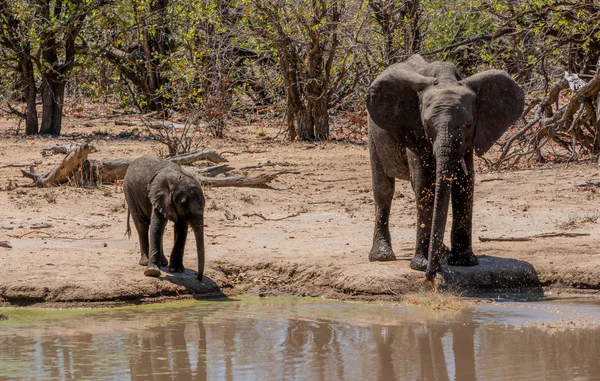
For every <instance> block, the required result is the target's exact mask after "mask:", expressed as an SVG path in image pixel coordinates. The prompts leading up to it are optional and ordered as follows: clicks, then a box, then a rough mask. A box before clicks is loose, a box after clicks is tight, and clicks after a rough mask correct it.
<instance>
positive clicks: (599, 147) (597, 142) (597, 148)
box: [594, 92, 600, 154]
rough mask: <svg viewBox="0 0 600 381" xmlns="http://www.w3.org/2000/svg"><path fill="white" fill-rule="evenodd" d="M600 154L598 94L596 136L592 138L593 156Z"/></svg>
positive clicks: (599, 101) (599, 104) (599, 98)
mask: <svg viewBox="0 0 600 381" xmlns="http://www.w3.org/2000/svg"><path fill="white" fill-rule="evenodd" d="M598 153H600V92H599V93H598V98H597V101H596V136H595V137H594V154H598Z"/></svg>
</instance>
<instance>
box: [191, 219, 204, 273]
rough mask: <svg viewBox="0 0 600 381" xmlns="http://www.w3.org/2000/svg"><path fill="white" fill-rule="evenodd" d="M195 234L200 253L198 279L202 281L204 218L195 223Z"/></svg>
mask: <svg viewBox="0 0 600 381" xmlns="http://www.w3.org/2000/svg"><path fill="white" fill-rule="evenodd" d="M192 229H193V230H194V235H195V236H196V252H197V253H198V280H199V281H200V282H202V275H204V218H201V219H200V223H198V224H196V225H193V226H192Z"/></svg>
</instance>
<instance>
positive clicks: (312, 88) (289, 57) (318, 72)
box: [252, 0, 349, 140]
mask: <svg viewBox="0 0 600 381" xmlns="http://www.w3.org/2000/svg"><path fill="white" fill-rule="evenodd" d="M253 5H254V7H255V8H256V10H257V13H258V14H259V15H260V17H257V18H255V19H253V24H252V28H253V30H254V31H255V33H257V34H259V35H260V36H261V37H263V38H264V39H265V40H266V41H268V42H269V43H270V44H272V46H273V47H274V48H275V50H276V51H277V57H278V59H279V70H280V73H281V76H282V78H283V81H284V87H285V93H286V103H287V104H286V123H287V127H288V134H289V137H290V138H291V139H292V140H293V139H295V138H296V137H297V138H299V139H301V140H315V139H316V140H327V139H328V137H329V115H328V112H327V110H328V107H329V102H330V98H331V94H332V91H331V90H332V89H331V85H332V82H333V81H332V79H333V72H332V69H333V65H334V62H335V58H336V54H338V52H339V47H340V40H339V29H340V23H341V21H342V17H343V15H344V13H345V12H346V11H347V10H348V9H349V5H348V3H347V2H346V1H341V0H339V1H308V0H295V1H283V0H269V1H261V0H255V1H254V2H253Z"/></svg>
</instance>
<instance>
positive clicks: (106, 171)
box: [82, 158, 135, 184]
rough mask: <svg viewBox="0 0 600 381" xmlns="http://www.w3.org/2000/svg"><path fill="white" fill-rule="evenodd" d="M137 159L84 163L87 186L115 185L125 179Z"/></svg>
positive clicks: (83, 170)
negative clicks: (128, 169)
mask: <svg viewBox="0 0 600 381" xmlns="http://www.w3.org/2000/svg"><path fill="white" fill-rule="evenodd" d="M134 160H135V158H131V159H127V158H117V159H106V160H103V161H101V162H100V161H98V160H89V159H86V160H84V161H83V168H82V172H83V181H84V183H86V184H99V183H100V184H107V183H114V182H115V181H118V180H123V179H124V178H125V173H127V168H129V165H130V164H131V162H132V161H134Z"/></svg>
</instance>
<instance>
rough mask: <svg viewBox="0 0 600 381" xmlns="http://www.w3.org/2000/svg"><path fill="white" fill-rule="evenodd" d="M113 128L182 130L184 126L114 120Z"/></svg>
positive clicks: (170, 123) (149, 121)
mask: <svg viewBox="0 0 600 381" xmlns="http://www.w3.org/2000/svg"><path fill="white" fill-rule="evenodd" d="M115 126H128V127H149V128H164V127H167V128H175V129H184V128H185V127H186V126H185V124H182V123H175V122H168V121H160V120H146V121H137V120H135V121H131V120H115Z"/></svg>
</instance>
